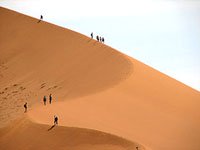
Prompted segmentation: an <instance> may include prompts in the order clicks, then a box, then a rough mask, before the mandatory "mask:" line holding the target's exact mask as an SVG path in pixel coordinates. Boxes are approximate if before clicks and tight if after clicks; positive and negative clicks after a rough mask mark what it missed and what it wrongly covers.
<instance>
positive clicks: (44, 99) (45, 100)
mask: <svg viewBox="0 0 200 150" xmlns="http://www.w3.org/2000/svg"><path fill="white" fill-rule="evenodd" d="M43 102H44V105H46V102H47V98H46V96H44V98H43Z"/></svg>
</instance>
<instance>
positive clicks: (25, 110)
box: [24, 102, 28, 113]
mask: <svg viewBox="0 0 200 150" xmlns="http://www.w3.org/2000/svg"><path fill="white" fill-rule="evenodd" d="M27 107H28V106H27V102H26V103H25V104H24V113H26V112H27Z"/></svg>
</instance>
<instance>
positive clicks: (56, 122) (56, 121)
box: [54, 116, 58, 125]
mask: <svg viewBox="0 0 200 150" xmlns="http://www.w3.org/2000/svg"><path fill="white" fill-rule="evenodd" d="M57 124H58V117H57V116H54V125H57Z"/></svg>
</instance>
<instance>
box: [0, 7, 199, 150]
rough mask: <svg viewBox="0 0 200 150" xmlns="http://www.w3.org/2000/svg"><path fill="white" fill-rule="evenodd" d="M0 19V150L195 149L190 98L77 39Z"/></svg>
mask: <svg viewBox="0 0 200 150" xmlns="http://www.w3.org/2000/svg"><path fill="white" fill-rule="evenodd" d="M0 19H1V23H0V33H1V34H0V120H1V123H0V126H1V127H2V128H1V129H0V149H13V148H16V149H55V148H57V149H67V148H69V149H78V150H79V149H81V150H84V149H109V150H110V149H115V150H117V149H120V150H121V149H136V146H139V149H141V150H142V149H152V150H161V149H162V150H169V149H173V150H188V149H190V150H199V149H200V143H199V139H200V120H199V118H200V111H199V106H200V93H199V92H198V91H195V90H194V89H192V88H190V87H188V86H186V85H184V84H182V83H180V82H178V81H176V80H175V79H172V78H170V77H168V76H166V75H164V74H162V73H160V72H159V71H157V70H155V69H153V68H151V67H149V66H147V65H145V64H143V63H141V62H139V61H137V60H135V59H133V58H130V57H128V56H126V55H124V54H122V53H120V52H118V51H117V50H114V49H112V48H111V47H109V46H106V45H104V44H101V43H98V42H97V41H95V40H91V39H90V38H88V37H86V36H84V35H81V34H79V33H77V32H74V31H71V30H68V29H64V28H61V27H58V26H56V25H53V24H49V23H47V22H44V21H42V22H40V23H38V20H37V19H34V18H31V17H29V16H25V15H22V14H19V13H17V12H14V11H10V10H7V9H4V8H0ZM50 93H52V94H53V104H51V105H50V104H48V105H47V106H44V105H43V103H42V98H43V96H44V95H47V96H48V95H49V94H50ZM25 101H27V102H28V113H27V115H24V113H23V104H24V102H25ZM55 114H56V115H58V117H59V126H58V127H55V128H53V129H52V130H50V131H49V132H48V131H47V130H48V129H49V128H50V127H51V125H52V122H53V116H54V115H55ZM16 118H21V119H17V120H16ZM8 124H9V125H8ZM114 135H116V136H114ZM126 139H128V140H126ZM138 143H139V144H138ZM47 145H48V147H46V146H47Z"/></svg>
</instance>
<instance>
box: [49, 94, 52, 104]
mask: <svg viewBox="0 0 200 150" xmlns="http://www.w3.org/2000/svg"><path fill="white" fill-rule="evenodd" d="M51 101H52V96H51V94H50V95H49V104H51Z"/></svg>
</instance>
